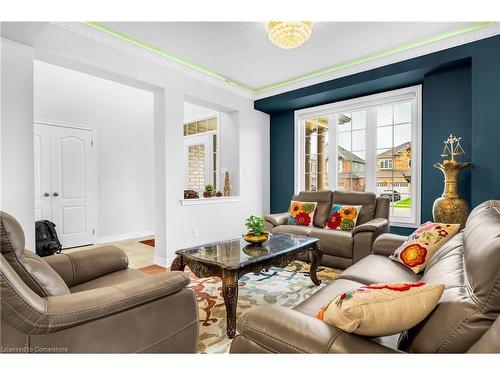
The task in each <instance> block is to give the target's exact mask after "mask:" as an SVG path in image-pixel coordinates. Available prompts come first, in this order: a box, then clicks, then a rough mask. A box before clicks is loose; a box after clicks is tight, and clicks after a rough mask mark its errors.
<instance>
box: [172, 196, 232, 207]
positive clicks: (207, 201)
mask: <svg viewBox="0 0 500 375" xmlns="http://www.w3.org/2000/svg"><path fill="white" fill-rule="evenodd" d="M240 201H241V197H239V196H236V197H213V198H193V199H181V204H182V205H183V206H196V205H200V204H221V203H232V202H240Z"/></svg>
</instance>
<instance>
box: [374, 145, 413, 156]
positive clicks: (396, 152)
mask: <svg viewBox="0 0 500 375" xmlns="http://www.w3.org/2000/svg"><path fill="white" fill-rule="evenodd" d="M409 148H411V142H405V143H402V144H400V145H399V146H396V147H393V148H390V149H389V150H387V151H384V152H382V153H380V154H378V155H377V159H382V158H392V157H393V156H397V155H399V154H401V153H402V152H403V151H404V150H406V149H409Z"/></svg>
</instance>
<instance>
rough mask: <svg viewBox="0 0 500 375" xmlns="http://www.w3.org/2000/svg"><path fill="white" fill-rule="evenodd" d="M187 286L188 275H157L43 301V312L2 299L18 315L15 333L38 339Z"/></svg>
mask: <svg viewBox="0 0 500 375" xmlns="http://www.w3.org/2000/svg"><path fill="white" fill-rule="evenodd" d="M188 284H189V276H188V274H187V273H184V272H165V273H158V274H156V275H152V276H144V277H143V278H140V279H136V280H131V281H127V282H124V283H121V284H116V285H113V286H109V287H103V288H97V289H92V290H86V291H83V292H77V293H72V294H65V295H60V296H50V297H46V298H44V301H45V302H44V303H43V306H44V308H43V309H40V308H38V307H37V306H33V305H32V304H30V303H29V301H26V300H24V299H20V298H15V295H14V294H12V295H11V293H8V294H9V295H7V296H5V298H6V302H10V304H9V305H10V306H11V308H12V310H14V311H17V316H16V320H17V324H16V326H17V327H18V329H20V330H21V331H23V332H24V333H26V334H34V335H41V334H47V333H52V332H56V331H60V330H63V329H67V328H71V327H75V326H78V325H82V324H85V323H87V322H90V321H93V320H98V319H103V318H106V317H108V316H111V315H114V314H117V313H119V312H122V311H125V310H128V309H131V308H134V307H136V306H139V305H143V304H146V303H148V302H151V301H154V300H156V299H159V298H162V297H166V296H169V295H172V294H174V293H176V292H178V291H180V290H181V289H183V288H185V287H186V286H187V285H188ZM2 291H3V289H2ZM2 297H4V296H2ZM11 297H12V298H11ZM2 302H3V301H2ZM2 307H3V306H2Z"/></svg>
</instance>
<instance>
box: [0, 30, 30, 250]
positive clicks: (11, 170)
mask: <svg viewBox="0 0 500 375" xmlns="http://www.w3.org/2000/svg"><path fill="white" fill-rule="evenodd" d="M0 48H1V113H2V114H1V166H2V170H1V190H2V191H1V209H2V211H5V212H7V213H9V214H11V215H12V216H14V217H15V218H16V219H17V221H18V222H19V223H20V224H21V227H22V228H23V231H24V236H25V238H26V244H25V247H26V249H28V250H31V251H35V203H34V202H35V201H34V199H35V198H34V197H35V184H34V181H33V179H34V167H33V154H34V151H33V50H32V49H31V48H29V47H27V46H24V45H22V44H19V43H15V42H12V41H10V40H7V39H1V45H0Z"/></svg>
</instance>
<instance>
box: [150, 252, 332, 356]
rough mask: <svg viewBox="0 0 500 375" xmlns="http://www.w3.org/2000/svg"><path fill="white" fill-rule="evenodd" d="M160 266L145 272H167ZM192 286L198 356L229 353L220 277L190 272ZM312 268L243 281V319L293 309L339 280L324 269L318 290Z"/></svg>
mask: <svg viewBox="0 0 500 375" xmlns="http://www.w3.org/2000/svg"><path fill="white" fill-rule="evenodd" d="M164 270H165V269H163V268H161V267H158V266H150V267H145V268H142V269H141V271H144V272H147V273H157V272H164ZM186 271H187V272H189V274H190V277H191V284H190V285H189V286H190V287H191V288H193V289H194V291H195V293H196V297H197V300H198V308H199V316H200V336H199V341H198V348H197V351H198V353H227V352H228V351H229V346H230V344H231V339H229V338H228V337H227V336H226V310H225V307H224V299H223V298H222V289H221V280H220V279H219V278H218V277H207V278H201V279H200V278H197V277H196V276H195V275H194V274H193V273H191V272H190V271H188V268H186ZM308 272H309V265H308V264H307V263H304V262H299V261H296V262H292V263H290V264H289V265H288V266H287V267H286V268H284V269H282V268H274V267H272V268H270V269H269V271H266V272H264V271H263V272H259V273H256V274H247V275H244V276H242V277H241V278H240V279H239V290H238V308H237V315H238V316H239V315H240V314H241V313H243V312H244V311H246V310H248V309H250V308H252V307H255V306H262V305H268V304H274V305H279V306H285V307H293V306H295V305H297V304H299V303H300V302H302V301H304V300H305V299H306V298H308V297H310V296H311V295H312V294H314V293H315V292H316V291H318V290H319V289H321V288H323V287H325V286H326V285H328V284H329V283H330V282H331V281H333V280H335V279H336V278H337V276H338V275H339V273H340V271H339V270H336V269H332V268H327V267H320V268H319V270H318V277H319V278H320V279H321V280H322V281H323V282H322V283H321V285H319V286H315V285H314V284H313V283H312V281H311V279H310V278H309V274H308Z"/></svg>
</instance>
